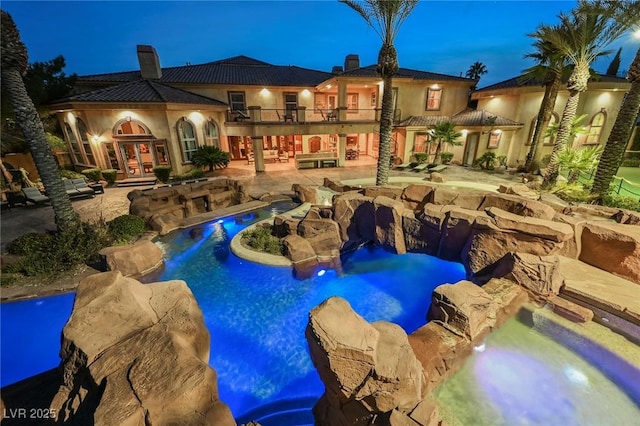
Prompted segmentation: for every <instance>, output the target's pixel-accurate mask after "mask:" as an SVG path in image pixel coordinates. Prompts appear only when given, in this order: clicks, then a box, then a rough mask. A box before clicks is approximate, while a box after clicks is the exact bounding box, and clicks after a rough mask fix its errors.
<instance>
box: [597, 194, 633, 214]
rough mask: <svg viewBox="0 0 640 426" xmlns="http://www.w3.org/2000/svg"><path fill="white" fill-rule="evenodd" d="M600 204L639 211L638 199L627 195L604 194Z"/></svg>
mask: <svg viewBox="0 0 640 426" xmlns="http://www.w3.org/2000/svg"><path fill="white" fill-rule="evenodd" d="M602 204H604V205H605V206H608V207H615V208H618V209H628V210H635V211H637V212H640V200H638V198H636V197H629V196H627V195H617V194H609V195H606V196H604V197H603V198H602Z"/></svg>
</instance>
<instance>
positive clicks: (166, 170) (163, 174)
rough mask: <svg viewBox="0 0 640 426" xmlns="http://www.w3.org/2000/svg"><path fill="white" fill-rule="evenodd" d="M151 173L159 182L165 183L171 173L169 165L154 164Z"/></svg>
mask: <svg viewBox="0 0 640 426" xmlns="http://www.w3.org/2000/svg"><path fill="white" fill-rule="evenodd" d="M153 174H154V175H156V178H158V180H159V181H160V182H162V183H167V182H169V176H170V175H171V166H156V167H154V168H153Z"/></svg>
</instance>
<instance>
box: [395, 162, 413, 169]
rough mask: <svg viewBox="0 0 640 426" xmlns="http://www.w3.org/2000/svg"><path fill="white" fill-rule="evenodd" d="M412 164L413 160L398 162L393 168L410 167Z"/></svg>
mask: <svg viewBox="0 0 640 426" xmlns="http://www.w3.org/2000/svg"><path fill="white" fill-rule="evenodd" d="M412 164H413V162H412V161H407V162H406V163H402V164H398V165H396V166H395V167H394V168H396V169H400V170H404V169H406V168H407V167H410V166H411V165H412Z"/></svg>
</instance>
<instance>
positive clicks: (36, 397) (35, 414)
mask: <svg viewBox="0 0 640 426" xmlns="http://www.w3.org/2000/svg"><path fill="white" fill-rule="evenodd" d="M61 383H62V375H61V372H60V369H58V368H54V369H51V370H49V371H45V372H44V373H41V374H38V375H36V376H33V377H29V378H28V379H25V380H22V381H20V382H17V383H14V384H12V385H9V386H5V387H3V388H2V389H1V390H0V391H1V392H2V401H3V402H4V412H3V414H4V418H3V419H2V424H3V426H12V425H18V426H30V425H34V426H38V425H54V424H55V423H56V422H55V418H56V416H57V414H58V413H55V412H53V411H51V410H50V408H49V406H50V405H51V401H52V400H53V397H54V396H55V395H56V393H57V392H58V388H59V387H60V384H61Z"/></svg>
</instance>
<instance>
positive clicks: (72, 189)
mask: <svg viewBox="0 0 640 426" xmlns="http://www.w3.org/2000/svg"><path fill="white" fill-rule="evenodd" d="M62 182H64V189H65V191H67V195H68V196H69V197H78V196H80V195H82V194H80V191H78V190H77V189H76V186H75V185H74V184H73V182H71V181H70V180H69V179H64V180H63V181H62Z"/></svg>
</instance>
